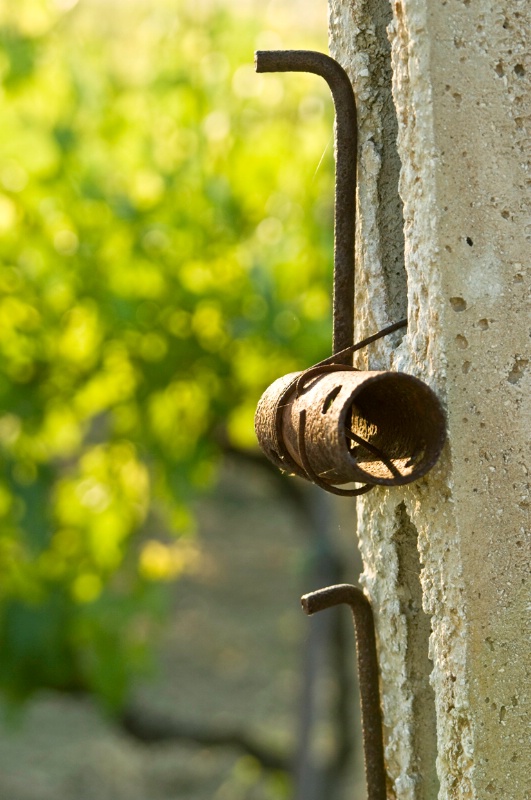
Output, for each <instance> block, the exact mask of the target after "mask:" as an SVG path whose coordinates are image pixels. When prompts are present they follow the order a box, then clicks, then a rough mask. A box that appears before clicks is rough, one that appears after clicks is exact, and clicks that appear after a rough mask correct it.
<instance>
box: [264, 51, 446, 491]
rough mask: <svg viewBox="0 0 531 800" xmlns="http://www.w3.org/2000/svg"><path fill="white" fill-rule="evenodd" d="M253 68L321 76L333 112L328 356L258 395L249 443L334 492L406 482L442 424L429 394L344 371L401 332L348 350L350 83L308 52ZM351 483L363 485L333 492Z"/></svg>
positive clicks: (419, 387)
mask: <svg viewBox="0 0 531 800" xmlns="http://www.w3.org/2000/svg"><path fill="white" fill-rule="evenodd" d="M255 63H256V70H257V72H310V73H313V74H316V75H320V76H321V77H323V78H324V79H325V80H326V81H327V83H328V85H329V87H330V89H331V91H332V97H333V99H334V105H335V110H336V126H335V131H336V134H335V150H336V153H335V155H336V184H335V209H334V295H333V311H334V314H333V317H334V319H333V355H332V357H331V358H327V359H325V360H324V361H321V362H320V363H319V364H315V365H314V366H312V367H310V368H309V369H307V370H305V371H303V372H301V373H297V374H291V375H287V376H285V377H284V378H281V379H279V380H278V381H275V383H273V384H272V385H271V386H270V387H269V389H267V390H266V392H264V394H263V395H262V398H261V400H260V402H259V404H258V409H257V413H256V417H255V429H256V433H257V437H258V441H259V443H260V446H261V447H262V449H263V451H264V452H265V454H266V455H267V456H268V458H269V459H270V460H271V461H273V463H274V464H276V465H277V466H278V467H279V468H280V469H282V470H286V469H288V470H290V471H291V472H293V473H294V474H296V475H299V476H301V477H303V478H306V479H307V480H309V481H311V482H312V483H315V484H317V485H318V486H320V487H321V488H323V489H325V490H326V491H329V492H332V493H333V494H338V495H346V496H355V495H359V494H363V493H365V492H368V491H369V490H370V489H371V488H372V487H373V486H375V485H378V484H379V485H387V486H399V485H404V484H406V483H410V482H411V481H414V480H417V479H418V478H420V477H422V476H423V475H424V474H425V473H426V472H427V471H428V470H429V469H431V468H432V467H433V465H434V464H435V462H436V461H437V459H438V457H439V455H440V453H441V450H442V446H443V444H444V440H445V434H446V432H445V418H444V412H443V410H442V408H441V405H440V403H439V400H438V398H437V397H436V395H435V394H434V393H433V392H432V391H431V389H430V388H429V387H428V386H427V385H426V384H424V383H423V382H422V381H420V380H419V379H417V378H414V377H413V376H411V375H406V374H405V373H400V372H391V371H387V372H382V371H380V372H374V371H372V372H371V371H368V372H363V373H362V372H361V371H358V370H355V369H354V368H353V367H352V354H353V352H354V351H355V350H358V349H359V348H361V347H365V346H367V345H368V344H370V343H371V342H373V341H375V340H376V339H379V338H380V337H382V336H387V335H388V334H390V333H392V332H393V331H396V330H398V329H399V328H403V327H406V326H407V320H405V319H403V320H400V321H399V322H397V323H395V324H394V325H390V326H388V327H386V328H384V329H383V330H382V331H380V332H379V333H377V334H374V335H373V336H369V337H368V338H367V339H364V340H363V342H359V343H358V344H353V340H354V299H355V298H354V286H355V278H354V261H355V258H354V246H355V221H356V172H357V168H356V164H357V115H356V103H355V99H354V92H353V90H352V86H351V83H350V80H349V78H348V75H347V74H346V72H345V70H344V69H343V67H341V65H340V64H338V63H337V61H335V60H334V59H333V58H331V57H330V56H327V55H325V54H324V53H318V52H315V51H313V50H272V51H263V50H260V51H258V52H257V53H256V54H255ZM306 392H308V395H310V396H304V395H305V393H306ZM353 443H355V446H354V445H353ZM352 483H358V484H359V483H361V484H362V486H361V487H359V488H354V489H352V488H349V489H342V488H338V486H339V485H344V484H352Z"/></svg>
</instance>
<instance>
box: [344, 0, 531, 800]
mask: <svg viewBox="0 0 531 800" xmlns="http://www.w3.org/2000/svg"><path fill="white" fill-rule="evenodd" d="M330 2H331V9H330V37H331V52H332V54H333V55H334V56H335V58H337V60H338V61H339V62H340V63H341V64H342V65H343V66H344V67H345V68H346V69H347V71H348V72H349V75H350V76H351V78H352V81H353V84H354V88H355V92H356V96H357V100H358V106H359V117H360V123H361V130H360V166H359V173H358V180H359V195H358V203H359V211H360V214H359V225H358V242H359V248H358V263H357V308H356V319H357V333H358V335H359V338H361V337H363V336H366V335H368V334H370V333H373V332H375V331H376V330H378V329H379V328H381V327H384V326H385V325H386V324H389V323H390V322H394V321H396V320H397V319H399V318H400V317H401V316H404V315H405V314H406V313H407V316H408V320H409V328H408V332H407V334H406V335H405V336H403V338H402V340H401V341H400V337H398V338H397V337H396V336H395V339H394V340H391V341H389V340H387V341H385V342H382V343H381V344H379V345H378V346H373V347H372V348H371V349H370V351H368V352H367V354H365V355H361V356H360V358H359V361H358V366H361V367H365V368H366V367H367V365H370V368H371V369H375V368H382V367H386V366H389V367H391V368H392V369H399V370H404V371H406V372H410V373H412V374H414V375H417V376H418V377H421V378H423V379H424V380H425V381H427V382H428V383H429V384H430V385H431V386H432V387H433V388H434V389H435V390H436V391H437V393H438V394H439V396H440V397H441V398H442V399H443V401H444V402H445V403H446V407H447V414H448V432H449V441H448V444H447V446H446V450H445V454H444V456H443V458H442V460H441V462H440V464H439V466H438V467H437V468H436V469H435V470H434V471H433V472H432V473H430V474H429V475H428V476H427V477H426V478H425V479H423V480H421V481H419V482H418V483H416V484H413V485H412V486H411V487H407V488H405V489H397V488H393V489H390V490H385V489H381V488H378V489H375V490H374V491H372V492H371V493H369V494H368V495H366V496H364V497H363V498H360V500H359V501H358V517H359V523H358V526H359V538H360V547H361V551H362V555H363V559H364V574H363V581H364V586H365V589H366V591H367V593H368V595H369V596H370V598H371V600H372V602H373V604H374V609H375V613H376V616H377V625H378V637H379V648H380V660H381V679H382V690H383V697H384V700H383V704H384V719H385V744H386V760H387V769H388V775H389V797H390V798H395V797H396V798H398V800H406V799H407V800H434V799H435V798H436V797H437V796H438V797H439V798H445V799H446V798H452V799H453V798H460V799H461V798H463V800H464V798H467V800H469V798H470V800H472V799H473V798H474V799H477V800H488V798H491V797H492V798H495V799H496V800H502V798H507V799H508V800H524V799H525V798H529V797H531V777H530V767H529V748H530V736H529V721H530V720H529V700H528V693H529V685H530V676H529V672H530V657H529V604H530V596H529V587H528V586H526V579H527V575H528V573H529V566H530V549H531V548H530V527H531V526H530V497H529V495H530V492H529V482H530V479H529V453H530V444H531V442H530V438H531V363H530V361H531V354H530V351H531V340H530V335H531V322H530V283H531V261H530V254H531V242H530V240H531V190H530V189H531V186H530V185H531V82H530V75H531V57H530V54H531V4H530V3H529V2H528V0H497V2H494V0H398V1H396V2H393V3H391V4H389V2H388V0H330ZM404 264H405V267H404ZM526 614H527V616H526Z"/></svg>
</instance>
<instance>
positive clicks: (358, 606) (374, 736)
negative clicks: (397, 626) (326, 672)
mask: <svg viewBox="0 0 531 800" xmlns="http://www.w3.org/2000/svg"><path fill="white" fill-rule="evenodd" d="M342 603H346V604H347V605H349V606H350V608H351V611H352V616H353V619H354V629H355V632H356V651H357V662H358V682H359V690H360V700H361V703H360V705H361V723H362V729H363V755H364V760H365V778H366V782H367V798H368V800H386V797H387V794H386V776H385V764H384V751H383V726H382V712H381V709H380V689H379V670H378V655H377V652H376V635H375V630H374V617H373V613H372V608H371V604H370V603H369V601H368V599H367V598H366V597H365V595H364V594H363V592H362V591H360V589H357V588H356V587H355V586H351V585H350V584H346V583H343V584H339V585H337V586H328V587H327V588H326V589H320V590H319V591H317V592H312V593H311V594H306V595H304V596H303V597H302V598H301V604H302V607H303V609H304V611H305V612H306V614H308V615H311V614H315V613H316V612H318V611H322V610H323V609H326V608H331V607H332V606H337V605H340V604H342Z"/></svg>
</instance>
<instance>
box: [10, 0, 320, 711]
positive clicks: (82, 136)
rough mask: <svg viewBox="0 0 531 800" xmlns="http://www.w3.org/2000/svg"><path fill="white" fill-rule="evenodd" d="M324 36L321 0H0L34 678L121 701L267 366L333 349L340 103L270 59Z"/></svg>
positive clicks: (14, 576) (18, 495) (14, 568)
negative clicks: (267, 70) (196, 506)
mask: <svg viewBox="0 0 531 800" xmlns="http://www.w3.org/2000/svg"><path fill="white" fill-rule="evenodd" d="M317 8H319V9H320V10H319V12H317ZM312 9H314V10H312ZM314 19H319V21H320V28H319V33H317V31H316V29H315V28H314ZM325 38H326V31H325V20H324V7H323V4H322V3H321V2H320V3H319V4H318V5H317V4H314V5H311V6H307V5H306V4H303V3H296V4H283V3H279V2H276V1H275V2H270V3H265V4H259V3H255V2H248V3H245V4H231V5H230V6H227V5H225V4H223V3H214V2H205V3H201V2H200V3H191V2H190V3H189V2H176V0H173V1H172V2H170V0H158V2H157V3H152V2H148V0H135V1H134V2H125V0H123V2H119V3H118V2H114V3H104V2H102V1H101V0H80V2H77V3H76V2H74V1H73V0H20V2H17V3H16V4H7V3H3V4H2V6H1V7H0V80H1V91H0V118H1V120H2V125H1V126H0V264H1V266H0V334H1V336H0V359H1V364H2V369H1V376H0V409H1V411H0V524H1V528H0V575H1V589H0V640H1V644H2V648H3V652H4V653H5V654H6V655H5V657H4V658H3V660H2V665H1V666H0V685H1V687H2V689H3V691H4V693H5V695H6V696H7V697H8V698H10V699H11V700H12V701H15V702H19V701H20V700H22V699H24V698H26V697H28V696H29V695H31V693H32V692H33V691H35V690H37V689H40V688H42V687H50V688H58V689H61V690H75V691H77V690H80V689H82V690H84V691H89V692H92V693H94V694H95V695H96V696H97V697H98V698H99V699H100V700H101V701H102V702H104V703H106V704H107V705H108V706H112V707H116V706H119V705H120V704H122V703H123V702H124V701H125V699H126V697H127V693H128V691H129V689H130V687H131V685H132V683H133V682H134V681H135V679H136V678H137V677H138V676H139V675H142V674H144V673H145V671H146V670H147V669H148V668H149V664H150V662H151V660H152V659H151V653H152V643H153V640H154V637H155V636H156V634H157V631H158V630H160V627H161V625H162V624H163V622H164V619H165V618H166V616H165V615H166V614H167V610H168V597H169V594H168V591H167V586H168V584H169V583H170V582H171V581H173V580H176V579H178V578H179V577H180V576H181V575H183V574H184V573H186V571H187V570H188V569H189V568H190V565H192V564H193V563H194V558H195V555H194V545H193V541H192V539H191V538H190V536H191V534H192V533H193V531H194V528H195V520H194V513H193V502H194V500H195V499H196V498H197V497H198V496H200V495H201V493H204V492H205V491H208V490H209V487H211V486H212V485H213V484H214V483H215V480H216V475H217V472H218V468H219V463H220V458H221V456H222V453H223V449H224V447H225V445H226V443H229V444H230V446H231V447H236V448H249V447H254V435H253V431H252V417H253V412H254V407H255V403H256V400H257V398H258V397H259V395H260V393H261V391H262V390H263V388H265V386H266V385H267V384H268V383H270V382H271V381H272V380H273V379H274V378H276V377H277V376H278V375H281V374H283V373H285V372H288V371H290V370H292V369H293V368H296V367H300V366H304V365H306V364H309V363H312V362H313V361H315V360H317V359H318V358H320V357H322V356H323V355H325V354H326V353H327V349H328V347H329V344H328V342H329V338H330V326H329V306H330V301H329V295H330V285H331V260H332V153H331V147H330V141H331V129H332V111H331V104H330V102H329V100H328V98H327V97H326V91H325V88H324V87H323V86H321V82H320V81H319V79H317V78H314V77H310V76H304V75H297V76H296V77H295V76H277V75H260V76H257V75H255V73H254V71H253V67H252V53H253V50H254V49H255V48H266V49H267V48H277V47H279V48H280V47H283V46H289V47H317V48H320V49H326V45H325V41H324V40H325ZM323 151H326V153H325V159H324V161H323V162H322V163H321V156H322V154H323ZM320 164H321V166H320V167H319V165H320Z"/></svg>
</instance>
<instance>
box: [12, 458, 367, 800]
mask: <svg viewBox="0 0 531 800" xmlns="http://www.w3.org/2000/svg"><path fill="white" fill-rule="evenodd" d="M199 517H200V533H199V537H198V542H199V546H200V550H201V558H200V561H199V567H198V568H197V571H196V572H195V574H193V575H190V576H188V577H186V578H184V579H181V580H180V581H178V582H177V583H176V584H175V587H174V598H175V599H174V612H173V616H172V619H171V623H170V625H169V626H168V628H167V630H166V633H165V637H164V644H163V648H162V655H161V659H160V661H161V667H160V673H159V675H158V676H157V677H156V679H155V680H154V681H153V682H152V683H150V684H146V685H145V686H143V687H141V689H140V690H139V692H138V693H137V696H136V702H137V703H139V704H140V705H141V706H142V707H144V708H147V709H149V710H150V711H153V712H160V713H164V714H165V715H169V716H170V717H171V718H172V719H175V720H177V721H181V722H183V723H187V724H192V723H193V724H194V725H195V726H199V727H201V726H204V727H205V729H211V728H212V727H214V728H215V729H217V730H220V729H221V730H223V729H226V728H227V727H229V728H231V729H233V728H237V729H238V730H240V731H243V732H245V733H246V734H247V735H249V736H252V737H253V738H254V739H256V740H257V741H259V742H260V743H261V744H262V745H263V746H264V747H266V748H271V749H272V750H274V751H275V752H276V751H278V752H281V753H283V754H285V755H287V754H289V753H291V752H292V751H293V750H294V748H295V745H296V740H297V725H298V719H299V717H300V713H299V711H300V691H301V687H300V679H299V673H300V667H301V663H302V658H303V645H304V640H305V637H306V636H307V633H308V625H309V624H310V622H309V620H308V619H307V618H306V617H304V615H303V614H302V612H301V611H300V606H299V597H300V594H301V593H303V592H304V591H307V590H308V589H310V588H314V587H313V586H309V585H307V583H306V584H305V581H306V580H307V576H308V574H309V570H308V558H309V556H308V553H309V551H308V543H307V540H306V539H305V535H304V532H303V531H301V529H300V520H299V519H298V518H297V516H296V514H295V513H294V512H293V510H292V509H291V508H290V507H289V504H287V503H286V502H285V501H284V502H282V501H280V499H279V498H278V496H277V495H276V494H275V493H274V490H273V489H272V485H271V482H270V481H269V480H268V479H266V478H264V476H263V474H262V472H261V471H260V470H256V469H254V470H253V469H247V468H241V467H234V466H230V465H229V466H227V468H226V474H225V475H224V478H223V479H222V481H221V484H220V486H219V488H218V489H217V490H216V492H215V493H214V494H213V496H212V497H211V498H210V499H209V500H208V501H207V502H204V503H203V504H202V506H201V508H200V509H199ZM348 536H349V541H353V536H352V531H349V533H348ZM352 655H353V665H354V654H352ZM353 669H354V666H353ZM322 680H323V681H325V682H326V681H328V682H330V676H326V675H325V676H323V678H322ZM329 727H330V723H329V721H327V718H326V713H324V712H323V719H322V721H321V722H320V730H319V731H318V732H317V735H316V743H317V744H316V749H317V752H316V758H319V757H321V756H322V754H323V753H325V754H326V751H327V748H329V746H330V745H329V741H328V740H329V739H330V735H329ZM0 735H1V737H0V798H2V800H185V799H186V800H212V798H215V800H244V798H245V800H280V798H287V797H291V789H290V788H289V785H288V784H287V782H286V780H285V778H284V777H283V776H282V774H281V773H275V772H272V771H271V770H267V769H263V768H261V766H260V764H259V763H258V762H257V761H256V760H255V759H253V758H251V757H250V756H248V755H245V754H244V753H242V751H241V750H239V749H238V748H237V747H232V748H231V747H224V746H223V747H218V746H210V747H207V746H202V745H198V744H195V743H193V742H183V741H179V742H167V743H159V744H156V745H146V744H143V743H140V742H138V741H135V740H134V739H132V738H130V737H128V736H127V735H126V734H124V733H123V731H121V730H120V729H119V727H118V726H117V725H116V724H115V723H114V722H113V721H112V720H110V719H108V718H106V717H105V715H104V714H103V713H102V712H101V710H99V709H98V708H97V707H96V706H95V704H94V703H92V702H91V701H89V700H86V699H85V700H83V699H79V698H75V697H70V696H62V695H55V694H44V695H42V696H40V697H39V698H37V699H36V700H35V701H34V702H33V703H32V704H30V706H29V708H28V711H27V713H26V714H25V715H24V717H23V719H22V720H21V722H20V724H19V725H18V726H17V727H16V728H14V729H13V728H12V727H10V726H7V725H5V724H4V725H3V726H2V727H1V728H0ZM358 750H359V748H358ZM358 780H359V779H358V778H356V777H355V775H353V774H352V773H351V778H350V780H349V788H348V791H347V792H346V795H345V796H348V797H349V798H353V797H356V798H358V800H360V798H362V797H363V792H362V790H359V787H358ZM353 782H354V783H353ZM356 787H358V789H357V790H358V794H357V795H356V793H355V792H356ZM323 800H325V798H323ZM326 800H328V798H326Z"/></svg>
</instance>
